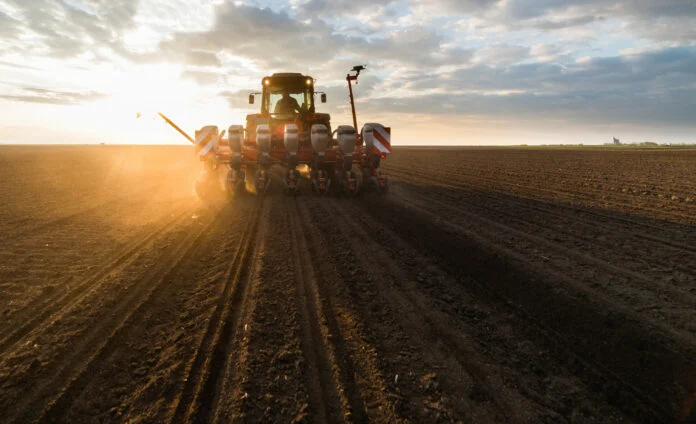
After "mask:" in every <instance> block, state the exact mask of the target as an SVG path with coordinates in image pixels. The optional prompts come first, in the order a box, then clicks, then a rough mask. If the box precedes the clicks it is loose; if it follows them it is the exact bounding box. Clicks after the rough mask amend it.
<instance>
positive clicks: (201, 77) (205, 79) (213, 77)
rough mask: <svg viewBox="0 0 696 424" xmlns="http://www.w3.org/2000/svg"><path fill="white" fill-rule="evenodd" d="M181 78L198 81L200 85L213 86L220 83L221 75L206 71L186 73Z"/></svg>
mask: <svg viewBox="0 0 696 424" xmlns="http://www.w3.org/2000/svg"><path fill="white" fill-rule="evenodd" d="M181 77H182V78H185V79H191V80H194V81H196V82H197V83H198V84H199V85H213V84H216V83H218V82H220V77H221V75H220V74H218V73H217V72H206V71H191V70H189V71H184V72H182V73H181Z"/></svg>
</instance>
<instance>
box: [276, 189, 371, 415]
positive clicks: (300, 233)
mask: <svg viewBox="0 0 696 424" xmlns="http://www.w3.org/2000/svg"><path fill="white" fill-rule="evenodd" d="M297 202H298V200H297V199H287V198H286V202H285V203H284V206H285V209H287V216H288V227H289V229H290V236H291V239H292V256H293V263H294V270H295V289H296V293H297V303H298V305H297V308H298V310H299V311H300V317H301V328H302V339H301V345H302V351H303V354H304V357H305V360H306V363H307V370H306V371H307V375H306V386H307V388H308V390H309V402H310V411H311V412H312V414H313V416H314V418H315V419H316V421H317V422H327V423H335V422H366V421H367V414H366V412H365V405H364V403H363V400H362V398H361V396H360V392H359V390H358V388H357V385H356V382H355V377H354V375H355V371H354V365H353V360H352V358H351V356H350V355H349V354H348V351H347V348H346V345H345V341H344V340H343V336H342V332H341V328H340V326H339V325H338V323H337V321H336V317H335V312H334V310H333V307H332V304H331V298H330V296H326V292H325V290H322V289H321V288H320V287H323V286H325V285H326V284H327V282H326V281H323V280H322V279H321V275H320V274H318V273H317V271H318V270H317V269H316V268H315V266H314V263H313V260H312V259H313V258H312V256H311V254H310V251H309V249H308V247H307V240H306V238H305V236H304V233H305V228H304V227H303V225H302V222H301V220H300V216H299V211H298V203H297Z"/></svg>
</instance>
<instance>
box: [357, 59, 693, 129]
mask: <svg viewBox="0 0 696 424" xmlns="http://www.w3.org/2000/svg"><path fill="white" fill-rule="evenodd" d="M695 79H696V47H677V48H665V49H661V50H654V51H648V52H643V53H640V54H634V55H628V56H613V57H605V58H592V59H587V60H581V61H578V62H576V63H574V64H572V65H568V66H561V65H557V64H548V63H546V64H545V63H534V64H518V65H512V66H508V67H502V68H501V67H494V66H490V65H476V66H472V67H470V68H466V69H461V70H457V71H454V72H452V73H449V74H441V75H438V76H429V77H424V78H421V79H420V80H418V79H415V80H414V78H413V77H412V76H410V75H406V76H404V77H403V79H402V80H398V81H394V82H393V84H394V85H395V86H400V85H404V86H406V87H407V88H409V84H410V85H411V86H415V88H421V89H425V88H437V89H436V90H430V91H421V93H420V94H414V95H403V96H394V95H392V96H387V97H381V98H377V99H373V100H371V101H370V102H369V107H370V111H371V112H372V113H377V111H382V112H384V111H389V112H392V113H402V114H403V113H412V114H418V113H423V112H424V111H427V112H428V113H429V114H432V115H461V116H471V115H477V116H496V117H501V118H503V117H504V118H508V119H517V118H525V119H535V120H539V122H540V125H541V122H543V120H544V118H547V119H555V120H564V121H567V122H582V123H586V124H589V123H595V124H597V123H615V122H624V123H625V122H629V123H639V124H645V123H652V124H655V125H658V124H666V123H669V124H674V125H680V126H683V127H686V126H689V125H692V124H693V117H692V116H691V115H692V111H693V110H694V108H696V85H694V83H693V81H694V80H695ZM540 117H542V118H540Z"/></svg>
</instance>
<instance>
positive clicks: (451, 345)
mask: <svg viewBox="0 0 696 424" xmlns="http://www.w3.org/2000/svg"><path fill="white" fill-rule="evenodd" d="M326 203H328V204H330V205H331V208H330V209H329V208H328V207H327V204H322V205H321V206H322V208H323V209H324V210H325V213H326V214H327V215H328V216H333V217H335V218H336V219H337V221H339V222H342V223H344V225H341V226H338V228H337V230H338V231H340V232H341V233H342V235H343V238H344V239H345V240H346V243H347V244H349V245H350V246H351V247H352V250H353V252H355V254H356V259H357V261H358V262H360V263H361V265H362V267H364V268H365V269H369V268H375V269H379V270H382V272H383V273H382V275H381V276H380V277H377V278H374V280H373V281H374V283H375V284H376V286H377V290H378V292H379V293H380V295H381V296H383V297H384V302H385V303H386V304H388V305H389V306H390V308H391V309H392V310H394V311H399V312H398V315H399V317H398V320H399V323H400V325H401V326H402V327H403V328H404V329H406V331H407V333H409V334H411V335H412V336H414V337H417V338H418V339H420V340H426V341H427V342H428V345H429V349H428V348H426V347H423V349H428V350H430V352H429V355H432V358H433V362H434V363H437V364H450V365H452V366H453V368H454V369H458V371H453V372H452V374H453V375H456V374H459V378H453V377H452V376H450V375H440V380H441V383H442V385H443V386H444V387H445V388H446V389H447V391H448V392H450V393H457V392H459V393H466V392H469V391H470V390H471V388H470V387H472V386H470V387H466V386H467V385H469V384H472V383H473V387H474V388H475V391H476V394H475V395H474V399H472V400H474V401H476V400H477V401H478V402H477V403H479V405H476V406H475V407H473V409H469V406H464V405H461V404H457V403H456V402H455V403H453V404H452V405H450V407H451V408H452V410H453V411H456V413H457V414H458V415H459V418H460V419H464V418H465V417H472V416H477V417H479V418H483V417H486V419H488V420H493V421H498V422H503V421H504V422H518V421H516V420H519V416H518V415H519V413H520V412H519V411H516V410H515V408H514V407H513V406H512V405H513V404H515V403H518V402H519V401H518V400H517V399H511V396H510V394H509V393H505V392H504V391H503V390H501V389H500V388H501V385H500V382H499V381H496V383H497V384H496V385H494V384H492V383H493V376H491V375H489V374H488V373H487V372H486V371H485V369H484V367H483V366H482V364H483V363H484V361H483V360H482V359H481V358H478V356H479V355H478V354H477V353H476V352H475V351H473V350H472V349H471V348H470V347H469V346H467V338H466V337H462V335H461V334H458V333H457V331H456V329H455V328H453V327H452V325H451V324H452V323H451V320H450V318H448V317H447V316H445V315H443V314H442V313H440V312H438V311H434V310H432V309H430V308H429V307H428V306H426V305H425V303H424V302H423V298H422V297H421V295H419V294H418V293H417V292H415V291H414V288H413V287H412V288H410V289H402V288H401V286H403V285H404V284H406V282H407V281H409V280H412V278H413V277H412V276H410V275H408V274H407V273H405V271H404V270H403V268H402V265H401V264H399V263H398V262H397V261H395V260H394V259H393V258H392V257H391V256H390V255H388V254H386V253H385V251H384V248H383V247H382V246H381V244H380V243H378V242H377V241H376V240H375V239H374V238H373V237H372V236H371V235H370V234H368V233H367V230H366V229H365V228H364V227H362V226H361V225H358V224H357V223H356V222H355V218H354V216H352V215H351V214H349V213H348V212H346V210H345V207H346V205H345V204H344V205H341V204H339V202H337V201H336V200H335V199H331V200H329V201H328V202H326ZM361 251H362V252H370V253H369V260H367V257H366V255H360V254H359V253H358V252H361ZM457 380H459V381H457ZM465 382H466V383H465ZM472 403H476V402H472ZM477 408H478V409H477ZM452 418H454V417H452ZM454 419H456V418H454Z"/></svg>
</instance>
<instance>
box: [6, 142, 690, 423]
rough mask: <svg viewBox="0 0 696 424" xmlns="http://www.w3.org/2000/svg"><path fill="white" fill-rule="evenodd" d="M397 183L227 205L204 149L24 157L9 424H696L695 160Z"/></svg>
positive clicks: (10, 209) (11, 274)
mask: <svg viewBox="0 0 696 424" xmlns="http://www.w3.org/2000/svg"><path fill="white" fill-rule="evenodd" d="M384 166H385V172H386V174H388V175H389V177H390V193H389V194H388V195H386V196H381V195H377V194H375V193H370V192H369V191H368V190H365V192H363V193H362V194H361V195H360V196H358V197H356V198H344V197H337V196H328V197H321V198H320V197H316V196H314V195H312V193H311V192H310V190H309V185H308V183H307V181H303V182H302V184H303V186H302V190H301V193H300V195H299V196H297V197H288V196H285V195H284V194H283V193H282V188H281V187H280V185H281V182H280V181H279V179H278V178H276V181H275V182H274V184H273V185H272V186H271V189H270V190H269V191H268V192H267V193H266V195H265V196H260V197H257V196H254V195H251V194H247V195H242V196H237V197H236V198H234V199H232V200H231V201H215V202H208V203H203V202H201V201H199V200H198V199H196V197H195V196H194V194H193V192H192V186H193V184H192V183H193V180H194V179H195V177H196V175H197V172H198V170H199V164H198V163H197V162H196V161H195V159H194V157H193V155H192V152H191V149H188V148H177V147H171V148H168V147H125V146H121V147H115V146H114V147H107V146H99V147H84V146H71V147H2V148H0V201H1V202H2V208H0V234H1V236H0V317H2V318H1V319H0V422H8V423H31V422H56V423H95V422H130V423H152V422H174V423H183V422H186V423H188V422H280V423H288V422H308V423H340V422H355V423H362V422H381V423H398V422H419V423H420V422H424V423H436V422H443V423H445V422H447V423H448V422H462V423H508V422H511V423H615V422H646V423H663V422H696V412H694V407H695V404H696V200H695V198H696V177H694V176H695V175H696V151H694V150H677V149H673V150H606V149H594V150H593V149H589V148H585V149H575V150H573V149H532V148H530V149H508V148H505V149H503V148H499V149H482V148H478V149H474V148H471V149H464V148H461V149H422V148H400V149H397V152H395V153H394V154H393V155H392V156H390V157H389V158H388V159H387V160H386V161H385V165H384Z"/></svg>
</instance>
